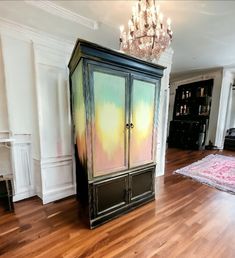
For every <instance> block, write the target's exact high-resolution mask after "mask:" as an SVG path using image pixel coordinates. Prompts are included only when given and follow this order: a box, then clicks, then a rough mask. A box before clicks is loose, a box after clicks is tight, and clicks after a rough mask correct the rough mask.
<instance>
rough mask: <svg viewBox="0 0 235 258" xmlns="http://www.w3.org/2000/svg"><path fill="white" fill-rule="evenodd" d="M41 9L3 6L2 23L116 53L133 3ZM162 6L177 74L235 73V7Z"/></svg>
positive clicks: (66, 3) (70, 3)
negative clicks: (216, 70) (230, 70)
mask: <svg viewBox="0 0 235 258" xmlns="http://www.w3.org/2000/svg"><path fill="white" fill-rule="evenodd" d="M37 3H39V4H38V6H35V3H33V4H32V3H30V2H29V1H0V17H2V18H4V19H9V20H14V21H16V22H19V23H22V24H24V25H27V26H31V27H34V28H36V29H40V30H43V31H46V32H48V33H51V34H54V35H55V36H58V37H63V38H66V39H68V40H72V41H74V39H75V38H77V37H80V38H84V39H87V40H90V41H93V42H97V43H99V44H102V45H104V46H107V47H111V48H118V40H119V39H118V37H119V26H120V25H121V24H124V25H125V24H127V21H128V19H129V17H130V14H131V7H132V5H133V4H134V1H118V0H116V1H114V0H110V1H52V2H49V1H45V2H39V1H37ZM40 3H44V4H40ZM51 3H52V4H51ZM159 4H160V6H161V9H162V11H163V13H164V14H165V15H166V16H169V17H171V19H172V22H173V23H172V28H173V31H174V38H173V42H172V48H173V49H174V59H173V69H172V71H173V73H178V72H185V71H189V70H190V71H191V70H195V69H204V68H212V67H221V66H234V67H235V32H234V24H235V2H233V1H159ZM36 5H37V4H36ZM40 5H41V6H40ZM79 16H83V17H80V18H82V19H84V20H85V21H86V18H89V19H91V20H88V22H90V23H94V24H95V23H96V22H98V29H97V30H94V29H92V28H89V27H87V26H84V24H82V23H79ZM69 17H70V18H69ZM76 18H78V19H76ZM80 21H81V20H80ZM85 25H86V24H85Z"/></svg>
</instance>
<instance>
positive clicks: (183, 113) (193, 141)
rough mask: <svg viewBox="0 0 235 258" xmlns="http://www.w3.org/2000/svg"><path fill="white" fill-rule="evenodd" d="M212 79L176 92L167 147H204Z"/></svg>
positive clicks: (179, 88)
mask: <svg viewBox="0 0 235 258" xmlns="http://www.w3.org/2000/svg"><path fill="white" fill-rule="evenodd" d="M212 88H213V79H211V80H205V81H198V82H194V83H190V84H185V85H181V86H179V87H178V88H177V90H176V96H175V103H174V113H173V120H172V121H171V122H170V130H169V137H168V147H179V148H185V149H202V148H204V146H205V141H206V134H207V130H208V125H209V116H210V108H211V101H212Z"/></svg>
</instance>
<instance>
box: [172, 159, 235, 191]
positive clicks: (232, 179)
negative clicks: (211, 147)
mask: <svg viewBox="0 0 235 258" xmlns="http://www.w3.org/2000/svg"><path fill="white" fill-rule="evenodd" d="M174 173H176V174H181V175H184V176H187V177H190V178H192V179H194V180H196V181H198V182H201V183H203V184H207V185H209V186H212V187H215V188H217V189H219V190H223V191H226V192H230V193H233V194H235V157H228V156H223V155H218V154H211V155H208V156H206V157H205V158H203V159H201V160H199V161H197V162H194V163H192V164H191V165H189V166H186V167H183V168H181V169H177V170H176V171H175V172H174Z"/></svg>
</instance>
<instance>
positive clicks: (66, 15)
mask: <svg viewBox="0 0 235 258" xmlns="http://www.w3.org/2000/svg"><path fill="white" fill-rule="evenodd" d="M24 2H25V3H26V4H29V5H32V6H34V7H36V8H39V9H41V10H43V11H45V12H47V13H50V14H52V15H56V16H59V17H60V18H63V19H65V20H69V21H72V22H75V23H78V24H80V25H83V26H85V27H87V28H89V29H92V30H97V29H98V28H99V24H98V22H97V21H95V20H93V19H89V18H87V17H85V16H82V15H79V14H77V13H75V12H73V11H70V10H68V9H66V8H64V7H62V6H60V5H58V4H55V3H54V2H52V1H28V0H25V1H24Z"/></svg>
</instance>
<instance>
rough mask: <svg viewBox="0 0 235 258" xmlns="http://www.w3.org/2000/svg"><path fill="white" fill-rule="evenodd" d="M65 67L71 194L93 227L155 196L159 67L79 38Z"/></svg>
mask: <svg viewBox="0 0 235 258" xmlns="http://www.w3.org/2000/svg"><path fill="white" fill-rule="evenodd" d="M69 69H70V98H71V113H72V122H73V134H74V146H75V149H74V150H75V151H74V153H75V161H76V182H77V198H78V201H79V203H80V204H81V206H82V207H84V208H85V209H84V210H86V211H87V212H86V213H84V214H85V216H86V218H87V220H88V222H89V226H90V228H94V227H96V226H98V225H101V224H103V223H104V222H107V221H109V220H111V219H113V218H114V217H117V216H119V215H121V214H123V213H126V212H128V211H130V210H132V209H134V208H135V207H138V206H140V205H142V204H144V203H147V202H149V201H151V200H154V199H155V189H154V188H155V180H154V179H155V168H156V165H157V164H156V138H157V124H158V105H159V92H160V82H161V77H162V75H163V71H164V67H161V66H158V65H155V64H152V63H148V62H145V61H142V60H140V59H137V58H134V57H131V56H128V55H125V54H123V53H120V52H118V51H114V50H110V49H107V48H104V47H101V46H98V45H96V44H93V43H90V42H87V41H84V40H80V39H79V40H78V41H77V43H76V46H75V48H74V50H73V53H72V57H71V59H70V62H69Z"/></svg>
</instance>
